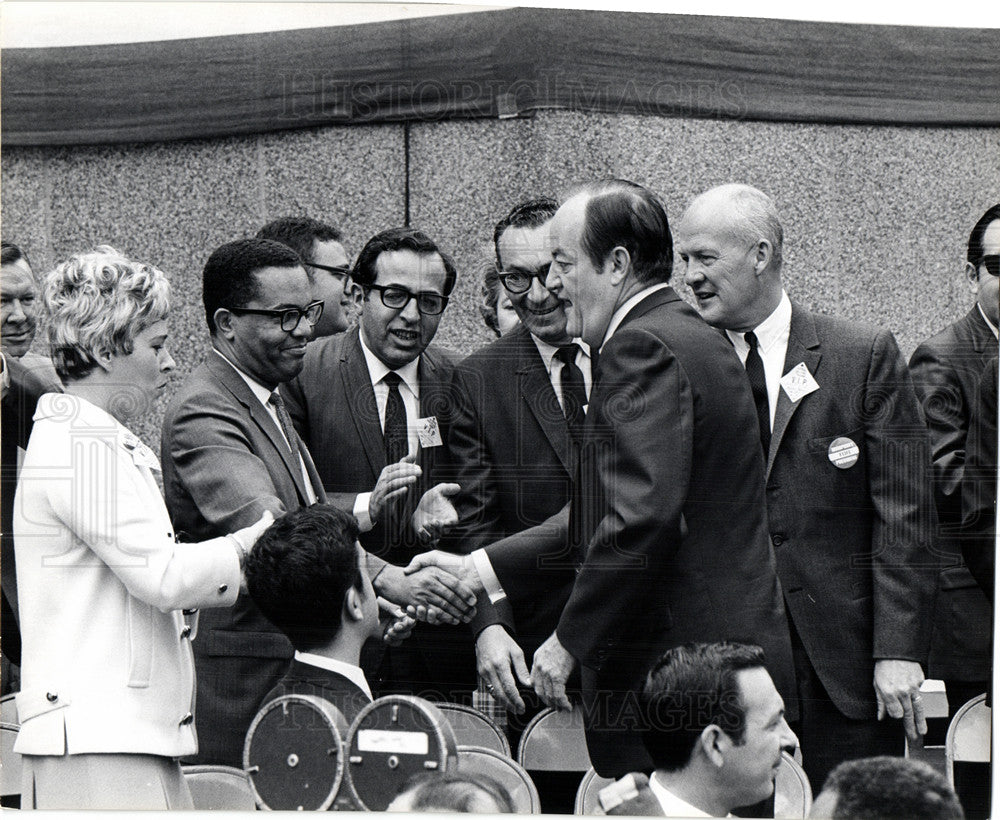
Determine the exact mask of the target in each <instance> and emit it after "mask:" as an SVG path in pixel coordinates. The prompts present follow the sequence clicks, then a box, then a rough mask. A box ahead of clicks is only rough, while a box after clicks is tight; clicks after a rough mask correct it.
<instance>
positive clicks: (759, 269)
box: [753, 239, 774, 275]
mask: <svg viewBox="0 0 1000 820" xmlns="http://www.w3.org/2000/svg"><path fill="white" fill-rule="evenodd" d="M773 257H774V248H773V247H772V246H771V243H770V242H768V241H767V240H766V239H761V240H760V242H758V243H757V250H756V252H755V254H754V260H753V269H754V273H756V274H758V275H760V274H762V273H763V272H764V271H765V270H767V266H768V265H770V264H771V259H772V258H773Z"/></svg>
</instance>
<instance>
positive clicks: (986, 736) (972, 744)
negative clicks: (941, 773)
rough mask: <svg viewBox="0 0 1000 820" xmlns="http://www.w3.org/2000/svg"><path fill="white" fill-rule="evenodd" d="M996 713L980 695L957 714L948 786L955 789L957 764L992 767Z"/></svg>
mask: <svg viewBox="0 0 1000 820" xmlns="http://www.w3.org/2000/svg"><path fill="white" fill-rule="evenodd" d="M992 711H993V710H992V709H990V707H989V706H987V705H986V695H985V694H982V695H978V696H976V697H974V698H973V699H972V700H970V701H969V702H968V703H966V704H965V705H964V706H963V707H962V708H961V709H959V710H958V711H957V712H956V713H955V717H953V718H952V719H951V723H950V724H949V725H948V734H947V736H946V737H945V741H944V754H945V766H946V773H947V775H948V782H949V783H951V784H952V786H954V785H955V763H956V762H958V763H989V762H990V738H991V727H990V721H991V717H992V714H991V713H992Z"/></svg>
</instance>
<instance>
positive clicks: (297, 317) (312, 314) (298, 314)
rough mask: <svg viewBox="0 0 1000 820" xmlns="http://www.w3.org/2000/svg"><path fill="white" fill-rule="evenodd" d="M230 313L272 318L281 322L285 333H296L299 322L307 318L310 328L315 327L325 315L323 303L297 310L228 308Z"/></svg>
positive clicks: (311, 303)
mask: <svg viewBox="0 0 1000 820" xmlns="http://www.w3.org/2000/svg"><path fill="white" fill-rule="evenodd" d="M227 310H228V311H229V312H230V313H235V314H236V315H237V316H239V315H240V314H241V313H250V314H253V315H254V316H270V317H272V318H274V319H280V320H281V329H282V330H283V331H285V333H292V332H294V330H295V328H297V327H298V326H299V322H301V321H302V319H303V318H305V320H306V322H308V323H309V327H315V326H316V322H318V321H319V318H320V316H322V315H323V303H322V302H321V301H317V302H310V303H309V304H308V305H306V306H305V307H301V308H297V307H292V308H272V309H265V308H236V307H231V308H227Z"/></svg>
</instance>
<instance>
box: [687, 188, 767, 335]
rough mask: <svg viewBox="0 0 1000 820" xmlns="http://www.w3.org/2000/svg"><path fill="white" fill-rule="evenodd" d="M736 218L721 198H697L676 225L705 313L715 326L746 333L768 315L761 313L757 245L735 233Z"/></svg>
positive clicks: (689, 281)
mask: <svg viewBox="0 0 1000 820" xmlns="http://www.w3.org/2000/svg"><path fill="white" fill-rule="evenodd" d="M732 219H733V215H732V214H731V213H730V212H729V209H728V207H727V204H726V203H724V202H720V201H719V199H718V198H717V197H711V196H710V197H709V198H705V199H697V200H695V202H693V203H692V205H691V207H690V208H688V210H687V211H686V212H685V214H684V216H683V218H682V219H681V223H680V226H679V227H678V229H677V253H678V254H679V255H680V257H681V261H682V262H683V264H684V268H683V270H684V283H685V284H686V285H687V286H688V287H689V288H691V290H692V291H694V295H695V298H696V299H697V300H698V301H697V305H698V312H699V313H700V314H701V317H702V318H703V319H704V320H705V321H706V322H708V323H709V324H710V325H712V326H713V327H720V328H725V329H727V330H737V331H747V330H753V328H755V327H756V326H757V325H758V324H759V323H760V321H761V319H762V318H766V314H765V317H760V316H759V315H758V314H759V312H760V308H759V305H758V302H759V301H760V292H761V287H762V283H761V281H760V279H759V278H758V277H757V276H756V275H755V269H754V261H755V259H756V256H757V245H756V244H753V245H748V244H747V243H746V242H745V241H744V240H742V239H740V238H739V237H737V236H736V235H735V233H734V232H733V230H732Z"/></svg>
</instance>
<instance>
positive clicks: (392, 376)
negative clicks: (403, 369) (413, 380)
mask: <svg viewBox="0 0 1000 820" xmlns="http://www.w3.org/2000/svg"><path fill="white" fill-rule="evenodd" d="M382 381H383V382H384V383H385V385H386V387H395V388H397V389H398V388H399V385H401V384H402V383H403V377H402V376H400V375H399V374H398V373H397V372H396V371H395V370H390V371H389V372H388V373H386V374H385V375H384V376H383V377H382Z"/></svg>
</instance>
